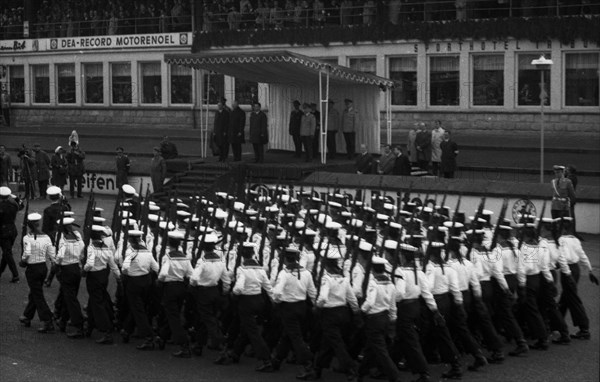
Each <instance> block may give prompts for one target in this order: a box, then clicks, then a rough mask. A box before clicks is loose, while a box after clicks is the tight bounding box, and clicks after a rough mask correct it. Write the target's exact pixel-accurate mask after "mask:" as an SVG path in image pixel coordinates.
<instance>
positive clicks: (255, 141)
mask: <svg viewBox="0 0 600 382" xmlns="http://www.w3.org/2000/svg"><path fill="white" fill-rule="evenodd" d="M260 108H261V105H260V102H255V103H254V104H253V105H252V114H251V115H250V143H252V147H253V148H254V162H255V163H263V162H264V161H265V148H264V146H265V145H266V144H267V143H269V130H268V126H267V115H266V114H265V113H263V112H262V110H260Z"/></svg>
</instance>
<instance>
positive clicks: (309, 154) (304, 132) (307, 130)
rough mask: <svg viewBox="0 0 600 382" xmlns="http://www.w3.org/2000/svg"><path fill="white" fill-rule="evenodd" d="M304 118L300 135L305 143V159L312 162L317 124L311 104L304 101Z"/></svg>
mask: <svg viewBox="0 0 600 382" xmlns="http://www.w3.org/2000/svg"><path fill="white" fill-rule="evenodd" d="M302 110H303V111H304V114H302V120H301V122H300V137H301V139H302V143H303V145H304V152H305V153H306V157H305V159H304V160H305V161H306V162H310V161H312V159H313V155H314V154H313V153H314V151H313V148H314V146H313V134H314V131H315V128H316V126H317V121H316V119H315V115H314V114H313V113H312V112H311V107H310V105H309V104H307V103H304V104H303V105H302Z"/></svg>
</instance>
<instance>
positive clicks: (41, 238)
mask: <svg viewBox="0 0 600 382" xmlns="http://www.w3.org/2000/svg"><path fill="white" fill-rule="evenodd" d="M55 253H56V249H55V248H54V245H52V241H51V240H50V237H49V236H48V235H45V234H38V235H36V237H35V238H34V236H33V235H32V234H30V233H29V234H27V235H25V237H24V238H23V257H22V258H21V259H22V260H23V261H24V262H26V263H27V264H39V263H45V262H46V259H51V260H54V257H55Z"/></svg>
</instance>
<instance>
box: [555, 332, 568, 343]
mask: <svg viewBox="0 0 600 382" xmlns="http://www.w3.org/2000/svg"><path fill="white" fill-rule="evenodd" d="M552 343H553V344H556V345H568V344H570V343H571V336H569V333H561V334H560V337H559V338H557V339H555V340H552Z"/></svg>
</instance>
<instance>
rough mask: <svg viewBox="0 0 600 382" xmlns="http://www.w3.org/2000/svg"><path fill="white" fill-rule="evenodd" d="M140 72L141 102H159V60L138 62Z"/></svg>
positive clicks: (160, 92)
mask: <svg viewBox="0 0 600 382" xmlns="http://www.w3.org/2000/svg"><path fill="white" fill-rule="evenodd" d="M140 71H141V74H142V103H161V102H162V91H161V75H160V62H147V63H142V64H140Z"/></svg>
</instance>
